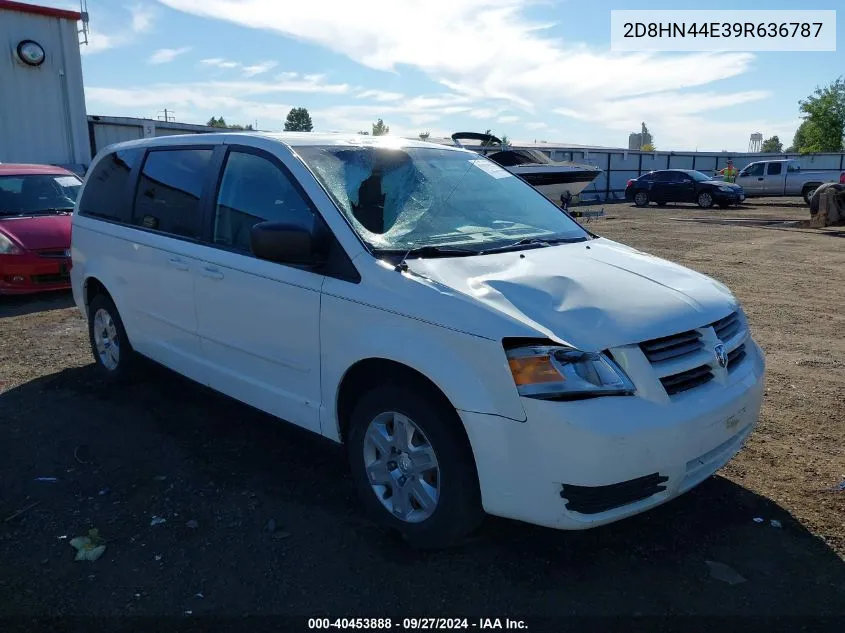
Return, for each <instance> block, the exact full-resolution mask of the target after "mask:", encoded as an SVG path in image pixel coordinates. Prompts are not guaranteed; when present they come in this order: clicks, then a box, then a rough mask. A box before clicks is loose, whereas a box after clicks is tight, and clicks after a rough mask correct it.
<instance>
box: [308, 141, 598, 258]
mask: <svg viewBox="0 0 845 633" xmlns="http://www.w3.org/2000/svg"><path fill="white" fill-rule="evenodd" d="M295 150H296V153H297V154H298V155H299V156H300V157H301V158H302V160H303V161H304V162H305V163H306V165H307V166H308V167H309V168H310V169H311V171H312V173H314V175H315V176H316V177H317V179H318V180H319V181H320V182H321V183H322V185H323V186H324V187H325V188H326V190H327V191H328V192H329V194H330V195H331V196H332V198H333V199H334V201H335V202H336V204H337V205H338V207H339V208H340V209H341V211H342V212H343V213H344V214H345V215H346V217H347V218H348V219H349V221H350V223H351V224H352V226H353V227H354V228H355V230H356V231H357V233H358V234H359V235H360V236H361V237H362V239H363V240H364V241H365V242H367V243H368V244H369V245H370V247H372V248H373V249H376V250H401V249H407V248H418V247H424V246H458V245H460V246H462V247H470V248H472V247H476V246H477V247H478V250H484V249H488V248H489V247H490V246H495V245H500V244H507V243H512V242H514V241H516V240H521V239H525V238H533V237H536V238H541V239H543V240H550V239H555V240H569V239H579V238H586V237H588V234H587V233H586V232H585V231H584V230H583V229H582V228H581V227H580V226H579V225H578V224H577V223H576V222H574V221H572V220H571V219H570V218H568V217H567V216H566V215H565V214H564V213H563V212H561V210H560V209H558V208H557V207H556V206H555V205H554V204H552V203H551V202H550V201H549V200H547V199H546V198H545V197H544V196H543V195H541V194H540V193H538V192H537V191H536V190H534V189H533V188H532V187H531V186H530V185H527V184H526V183H525V182H523V181H522V180H521V179H519V178H517V177H516V176H514V175H513V174H511V173H510V172H508V171H506V170H505V169H503V168H501V167H499V166H498V165H496V164H495V163H493V162H491V161H489V160H487V159H484V158H482V157H480V156H479V155H477V154H474V153H468V152H457V151H454V150H449V149H442V150H441V149H436V148H428V147H403V148H393V147H375V146H357V147H353V146H301V147H297V148H295Z"/></svg>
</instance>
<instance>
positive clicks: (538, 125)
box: [525, 121, 549, 130]
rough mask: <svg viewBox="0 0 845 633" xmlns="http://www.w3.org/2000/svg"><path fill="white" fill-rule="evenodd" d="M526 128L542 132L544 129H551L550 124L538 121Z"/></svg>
mask: <svg viewBox="0 0 845 633" xmlns="http://www.w3.org/2000/svg"><path fill="white" fill-rule="evenodd" d="M525 127H527V128H528V129H529V130H542V129H545V128H547V127H549V124H548V123H541V122H540V121H537V122H534V123H526V124H525Z"/></svg>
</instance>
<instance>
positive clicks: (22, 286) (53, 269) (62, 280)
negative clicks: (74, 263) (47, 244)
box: [0, 252, 71, 295]
mask: <svg viewBox="0 0 845 633" xmlns="http://www.w3.org/2000/svg"><path fill="white" fill-rule="evenodd" d="M70 268H71V260H70V257H43V256H41V255H39V254H38V253H35V252H26V253H22V254H15V255H0V295H22V294H31V293H35V292H44V291H48V290H67V289H68V288H70Z"/></svg>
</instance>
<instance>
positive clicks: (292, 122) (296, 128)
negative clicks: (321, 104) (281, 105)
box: [285, 108, 314, 132]
mask: <svg viewBox="0 0 845 633" xmlns="http://www.w3.org/2000/svg"><path fill="white" fill-rule="evenodd" d="M313 129H314V125H313V123H311V115H310V114H308V109H307V108H291V110H290V112H288V118H287V119H286V120H285V132H310V131H311V130H313Z"/></svg>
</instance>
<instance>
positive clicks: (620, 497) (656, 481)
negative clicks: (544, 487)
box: [560, 473, 669, 514]
mask: <svg viewBox="0 0 845 633" xmlns="http://www.w3.org/2000/svg"><path fill="white" fill-rule="evenodd" d="M668 480H669V478H668V477H663V476H661V475H660V474H659V473H652V474H651V475H646V476H645V477H639V478H637V479H631V480H629V481H623V482H620V483H618V484H610V485H608V486H573V485H571V484H563V486H561V491H560V496H561V497H562V498H564V499H566V500H567V503H566V509H567V510H572V511H573V512H580V513H581V514H599V513H600V512H607V511H608V510H612V509H613V508H618V507H620V506H624V505H628V504H629V503H634V502H635V501H640V500H642V499H647V498H648V497H650V496H651V495H654V494H657V493H658V492H663V491H664V490H666V486H664V485H662V484H664V483H666V482H667V481H668Z"/></svg>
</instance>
